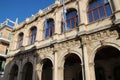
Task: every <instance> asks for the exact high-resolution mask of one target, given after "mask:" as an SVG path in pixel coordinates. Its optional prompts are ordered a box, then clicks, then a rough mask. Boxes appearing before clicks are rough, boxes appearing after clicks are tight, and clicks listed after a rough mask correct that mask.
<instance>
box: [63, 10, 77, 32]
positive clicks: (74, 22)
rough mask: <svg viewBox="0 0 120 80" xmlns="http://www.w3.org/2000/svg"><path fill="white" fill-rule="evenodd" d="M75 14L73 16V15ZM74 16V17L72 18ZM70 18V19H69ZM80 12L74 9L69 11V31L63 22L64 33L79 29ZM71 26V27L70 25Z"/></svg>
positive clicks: (67, 20)
mask: <svg viewBox="0 0 120 80" xmlns="http://www.w3.org/2000/svg"><path fill="white" fill-rule="evenodd" d="M72 13H73V15H72ZM70 15H72V16H70ZM68 16H69V17H68ZM78 18H79V17H78V11H77V10H76V9H74V8H70V9H68V10H67V13H66V27H67V29H65V26H64V22H63V20H62V23H61V25H62V28H61V29H62V30H61V31H62V32H67V31H70V30H72V29H74V28H77V27H78V24H79V19H78ZM68 24H69V25H68Z"/></svg>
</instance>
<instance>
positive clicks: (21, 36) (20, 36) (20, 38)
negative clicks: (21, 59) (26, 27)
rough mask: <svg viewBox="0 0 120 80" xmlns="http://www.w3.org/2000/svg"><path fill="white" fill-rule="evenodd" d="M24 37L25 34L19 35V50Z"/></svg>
mask: <svg viewBox="0 0 120 80" xmlns="http://www.w3.org/2000/svg"><path fill="white" fill-rule="evenodd" d="M23 37H24V34H23V33H20V34H19V35H18V46H17V47H18V48H20V47H21V46H22V44H23Z"/></svg>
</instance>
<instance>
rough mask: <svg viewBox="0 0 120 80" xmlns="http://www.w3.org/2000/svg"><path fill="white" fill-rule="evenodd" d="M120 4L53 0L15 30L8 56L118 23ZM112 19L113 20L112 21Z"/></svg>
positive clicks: (119, 0) (98, 0)
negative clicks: (53, 0) (52, 2)
mask: <svg viewBox="0 0 120 80" xmlns="http://www.w3.org/2000/svg"><path fill="white" fill-rule="evenodd" d="M119 4H120V0H115V1H113V0H65V1H63V0H56V1H55V3H54V4H52V5H50V6H49V7H47V8H45V9H43V10H40V11H39V12H38V13H37V14H35V15H33V16H32V17H30V18H27V19H26V20H25V21H24V22H22V23H21V24H18V25H16V26H15V28H14V30H13V39H12V42H11V53H13V54H14V53H17V52H18V51H19V50H20V49H21V48H23V47H24V49H25V50H27V49H30V48H32V47H33V46H36V47H37V48H41V47H45V46H48V45H50V44H52V43H55V42H61V41H65V40H68V39H71V38H74V37H75V36H76V35H82V34H90V33H92V32H95V31H99V30H102V29H106V28H108V27H110V26H111V25H112V22H115V24H117V23H120V22H119V20H120V12H119V11H120V5H119ZM113 17H115V19H114V21H113Z"/></svg>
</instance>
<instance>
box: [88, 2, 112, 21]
mask: <svg viewBox="0 0 120 80" xmlns="http://www.w3.org/2000/svg"><path fill="white" fill-rule="evenodd" d="M87 14H88V21H89V22H94V21H97V20H100V19H104V18H105V17H108V16H111V15H112V11H111V8H110V4H109V2H108V0H91V1H90V2H89V4H88V11H87Z"/></svg>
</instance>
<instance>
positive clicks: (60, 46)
mask: <svg viewBox="0 0 120 80" xmlns="http://www.w3.org/2000/svg"><path fill="white" fill-rule="evenodd" d="M79 46H80V42H79V41H75V40H70V41H66V42H62V43H58V44H56V45H55V49H56V50H62V49H69V48H71V47H79Z"/></svg>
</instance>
